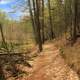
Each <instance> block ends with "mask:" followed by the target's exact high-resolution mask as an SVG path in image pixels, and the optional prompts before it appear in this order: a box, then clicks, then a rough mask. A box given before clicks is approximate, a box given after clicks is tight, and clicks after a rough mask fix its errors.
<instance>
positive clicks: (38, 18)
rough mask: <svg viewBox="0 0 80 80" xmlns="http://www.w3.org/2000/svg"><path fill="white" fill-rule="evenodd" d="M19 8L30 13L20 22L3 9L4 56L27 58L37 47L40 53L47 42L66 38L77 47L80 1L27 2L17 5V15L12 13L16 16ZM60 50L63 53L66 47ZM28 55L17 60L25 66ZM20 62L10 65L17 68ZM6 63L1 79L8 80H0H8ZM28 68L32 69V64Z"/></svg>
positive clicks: (1, 37) (0, 41)
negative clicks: (14, 55)
mask: <svg viewBox="0 0 80 80" xmlns="http://www.w3.org/2000/svg"><path fill="white" fill-rule="evenodd" d="M20 7H21V8H20ZM15 9H16V10H15ZM18 9H20V10H21V12H25V13H26V15H22V16H21V17H20V18H19V20H13V19H10V18H9V16H8V15H7V14H6V12H4V11H2V10H0V55H2V54H3V55H7V54H8V55H9V57H11V55H12V53H13V54H18V53H23V54H24V55H25V53H30V52H31V50H32V49H34V48H35V47H37V48H36V50H37V49H38V50H37V51H38V53H39V54H40V52H42V51H43V50H44V48H43V46H44V45H45V43H46V42H47V41H49V42H52V41H58V40H60V39H63V38H65V43H66V44H67V42H68V43H69V45H70V46H71V47H73V46H74V44H75V43H76V42H77V39H79V37H80V10H79V9H80V1H79V0H26V2H25V5H16V6H15V5H13V12H9V14H13V13H16V11H17V10H18ZM28 14H29V15H28ZM54 43H56V42H54ZM54 43H53V44H54ZM61 43H62V44H63V42H61ZM60 50H61V52H62V53H63V51H62V47H61V49H60ZM24 55H21V54H19V56H18V55H17V57H18V58H20V59H21V60H22V62H24V64H25V61H24V60H23V59H22V58H24V59H25V57H24ZM28 58H31V56H28ZM1 59H4V57H1ZM1 59H0V60H1ZM26 59H27V58H26ZM13 60H14V58H13ZM16 62H17V61H16V60H15V61H13V63H12V62H10V63H9V65H11V66H13V65H14V64H15V63H16ZM2 64H3V62H2V63H0V74H1V75H0V76H1V77H4V79H0V80H5V76H4V73H3V71H2V68H3V66H2ZM27 65H28V66H29V67H31V65H30V64H29V63H27ZM72 66H73V65H72ZM13 67H14V66H13ZM14 74H15V73H14Z"/></svg>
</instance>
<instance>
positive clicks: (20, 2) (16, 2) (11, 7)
mask: <svg viewBox="0 0 80 80" xmlns="http://www.w3.org/2000/svg"><path fill="white" fill-rule="evenodd" d="M26 3H27V1H26V0H0V10H2V11H5V12H6V13H7V14H8V16H9V17H10V18H12V19H16V20H17V19H19V18H20V16H23V15H24V14H25V13H24V12H23V7H25V6H26ZM16 6H17V7H16ZM27 14H28V13H27Z"/></svg>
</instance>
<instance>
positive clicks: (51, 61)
mask: <svg viewBox="0 0 80 80" xmlns="http://www.w3.org/2000/svg"><path fill="white" fill-rule="evenodd" d="M28 62H29V63H30V64H31V65H32V67H27V66H26V65H23V64H16V68H17V69H18V70H21V71H24V72H26V73H27V74H26V75H23V76H20V77H18V78H15V79H14V78H13V77H9V78H7V80H79V78H78V75H77V73H76V72H75V71H73V70H72V69H71V68H70V67H69V66H68V65H67V64H66V62H65V60H64V59H63V58H62V56H61V55H60V51H59V49H58V48H57V47H55V46H54V44H52V43H46V44H45V45H43V52H41V53H38V56H35V57H34V58H33V59H32V60H30V61H28Z"/></svg>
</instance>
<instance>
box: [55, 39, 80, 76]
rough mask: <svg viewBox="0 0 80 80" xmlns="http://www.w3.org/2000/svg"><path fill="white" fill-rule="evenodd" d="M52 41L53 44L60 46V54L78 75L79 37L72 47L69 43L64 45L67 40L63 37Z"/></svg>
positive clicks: (79, 71)
mask: <svg viewBox="0 0 80 80" xmlns="http://www.w3.org/2000/svg"><path fill="white" fill-rule="evenodd" d="M54 42H55V46H57V47H59V48H60V52H61V56H62V57H63V58H64V59H65V61H66V63H67V64H68V65H69V66H70V67H71V68H72V69H73V70H75V71H76V72H77V73H78V74H79V76H80V39H78V40H77V41H76V43H75V44H74V46H72V47H71V46H70V45H69V43H68V45H66V42H67V41H66V40H65V39H64V38H63V39H60V40H57V41H54Z"/></svg>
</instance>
